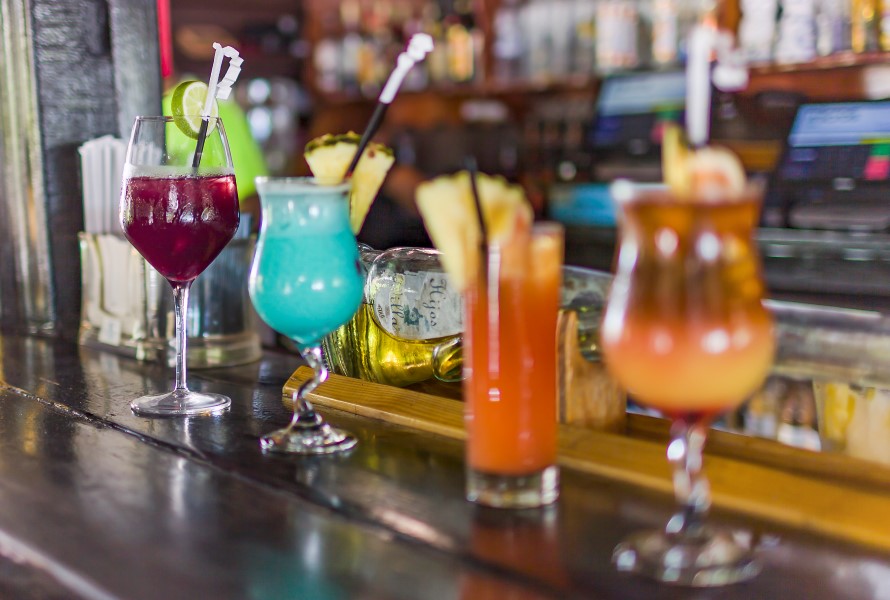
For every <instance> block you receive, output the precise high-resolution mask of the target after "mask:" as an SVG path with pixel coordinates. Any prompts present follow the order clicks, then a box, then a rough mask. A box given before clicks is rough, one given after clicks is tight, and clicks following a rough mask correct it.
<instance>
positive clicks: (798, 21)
mask: <svg viewBox="0 0 890 600" xmlns="http://www.w3.org/2000/svg"><path fill="white" fill-rule="evenodd" d="M815 57H816V2H815V0H782V17H781V19H780V20H779V33H778V41H777V42H776V50H775V58H776V61H778V62H780V63H799V62H806V61H810V60H813V58H815Z"/></svg>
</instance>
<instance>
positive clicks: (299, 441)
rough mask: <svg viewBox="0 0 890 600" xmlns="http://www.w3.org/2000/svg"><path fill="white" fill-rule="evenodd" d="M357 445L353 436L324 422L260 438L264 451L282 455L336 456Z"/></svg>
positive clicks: (274, 432) (275, 432) (280, 431)
mask: <svg viewBox="0 0 890 600" xmlns="http://www.w3.org/2000/svg"><path fill="white" fill-rule="evenodd" d="M357 443H358V440H356V439H355V437H353V436H352V434H349V433H347V432H345V431H343V430H342V429H337V428H336V427H331V426H330V425H328V424H327V423H324V422H322V423H320V424H318V425H317V426H311V427H300V426H297V427H293V428H291V427H285V428H284V429H279V430H278V431H273V432H272V433H270V434H268V435H264V436H263V437H261V438H260V447H261V448H262V449H263V450H265V451H266V452H276V453H280V454H335V453H337V452H345V451H347V450H350V449H352V448H354V447H355V445H356V444H357Z"/></svg>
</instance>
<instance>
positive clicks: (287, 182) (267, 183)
mask: <svg viewBox="0 0 890 600" xmlns="http://www.w3.org/2000/svg"><path fill="white" fill-rule="evenodd" d="M254 183H256V187H257V191H258V192H259V191H260V189H261V188H263V189H266V190H269V189H281V190H290V189H293V188H299V189H300V191H301V192H309V193H313V194H325V193H331V192H346V191H349V189H350V188H351V187H352V182H351V181H345V182H343V183H339V184H337V185H321V184H319V183H318V182H317V180H316V179H315V177H309V176H306V177H276V176H272V175H260V176H259V177H256V178H254Z"/></svg>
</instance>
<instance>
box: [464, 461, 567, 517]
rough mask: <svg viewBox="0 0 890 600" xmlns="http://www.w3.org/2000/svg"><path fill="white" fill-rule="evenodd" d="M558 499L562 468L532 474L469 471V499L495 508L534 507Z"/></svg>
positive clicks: (549, 468) (554, 467) (551, 467)
mask: <svg viewBox="0 0 890 600" xmlns="http://www.w3.org/2000/svg"><path fill="white" fill-rule="evenodd" d="M558 497H559V467H557V466H555V465H554V466H550V467H547V468H546V469H543V470H541V471H538V472H536V473H531V474H529V475H498V474H493V473H483V472H481V471H476V470H475V469H472V468H468V469H467V500H469V501H470V502H475V503H477V504H482V505H484V506H492V507H495V508H535V507H538V506H546V505H547V504H552V503H553V502H556V499H557V498H558Z"/></svg>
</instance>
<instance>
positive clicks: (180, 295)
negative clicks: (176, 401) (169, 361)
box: [173, 281, 192, 398]
mask: <svg viewBox="0 0 890 600" xmlns="http://www.w3.org/2000/svg"><path fill="white" fill-rule="evenodd" d="M191 285H192V282H191V281H187V282H185V283H174V284H173V312H174V314H175V315H176V387H175V388H174V389H173V395H174V396H175V397H176V398H182V397H184V396H185V395H186V394H188V392H189V389H188V385H187V383H186V380H187V377H188V371H187V367H186V362H187V361H186V359H187V357H188V349H187V347H186V343H187V340H188V334H187V333H186V327H185V318H186V315H187V314H188V310H189V288H190V287H191Z"/></svg>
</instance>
